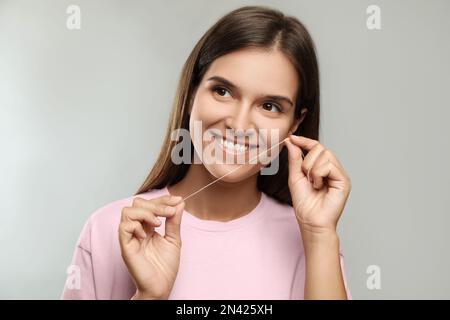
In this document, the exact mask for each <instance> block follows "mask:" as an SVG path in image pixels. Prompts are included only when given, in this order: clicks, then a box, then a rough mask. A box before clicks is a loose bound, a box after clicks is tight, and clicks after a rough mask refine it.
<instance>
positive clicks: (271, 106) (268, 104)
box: [263, 102, 281, 112]
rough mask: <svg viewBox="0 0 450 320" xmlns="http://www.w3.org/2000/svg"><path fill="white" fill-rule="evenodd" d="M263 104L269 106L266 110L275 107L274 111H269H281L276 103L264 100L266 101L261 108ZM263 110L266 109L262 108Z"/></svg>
mask: <svg viewBox="0 0 450 320" xmlns="http://www.w3.org/2000/svg"><path fill="white" fill-rule="evenodd" d="M264 106H269V109H268V111H270V109H272V110H273V108H276V110H275V111H271V112H281V108H280V107H279V106H278V105H276V104H274V103H272V102H266V103H264V104H263V108H264ZM264 110H267V109H265V108H264Z"/></svg>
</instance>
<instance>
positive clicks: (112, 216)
mask: <svg viewBox="0 0 450 320" xmlns="http://www.w3.org/2000/svg"><path fill="white" fill-rule="evenodd" d="M195 122H197V123H198V122H199V123H201V131H202V132H206V131H207V130H212V129H214V130H216V131H215V132H216V135H214V139H213V140H212V141H204V140H203V139H200V140H198V139H195V138H194V134H193V128H194V123H195ZM176 129H186V130H189V132H190V135H191V137H192V141H193V143H190V144H189V146H190V150H191V151H192V154H193V155H195V156H197V155H199V153H200V152H199V150H202V148H205V147H207V146H209V145H211V144H214V146H220V148H221V149H220V150H222V151H223V154H231V155H233V156H234V155H237V154H238V153H244V154H245V155H247V154H248V151H249V148H256V149H258V148H259V145H251V144H250V143H249V142H248V141H247V140H244V139H241V138H242V136H240V135H239V134H237V136H235V137H234V138H233V137H232V138H231V139H230V138H229V136H228V135H227V132H229V131H230V130H231V132H236V133H239V132H242V131H243V130H248V129H253V130H254V132H259V131H258V130H261V129H267V130H274V131H277V132H278V133H279V137H280V141H281V139H286V138H287V139H286V140H285V141H284V142H282V143H281V145H280V150H281V151H279V153H277V160H278V161H279V162H278V163H279V167H278V170H277V171H276V173H275V174H267V175H264V174H261V170H262V168H263V167H265V166H267V164H265V165H263V164H261V163H259V162H258V163H256V164H255V163H250V162H246V163H245V164H243V165H239V164H233V163H232V164H226V163H223V162H215V163H214V162H213V163H209V162H208V163H206V162H200V163H181V164H175V163H174V161H172V156H173V152H172V151H173V149H174V147H175V146H176V144H177V143H178V142H179V141H177V139H174V140H172V133H173V132H174V131H175V130H176ZM318 131H319V70H318V64H317V59H316V54H315V48H314V44H313V41H312V39H311V37H310V35H309V33H308V31H307V30H306V28H305V27H304V26H303V25H302V24H301V23H300V22H299V21H298V20H297V19H296V18H294V17H287V16H285V15H283V14H282V13H281V12H280V11H278V10H274V9H271V8H267V7H257V6H247V7H242V8H240V9H237V10H234V11H232V12H230V13H229V14H227V15H225V16H224V17H222V18H221V19H220V20H219V21H218V22H217V23H216V24H215V25H214V26H212V27H211V28H210V29H209V30H208V31H207V32H206V34H205V35H204V36H203V37H202V38H201V39H200V40H199V42H198V43H197V44H196V46H195V48H194V49H193V51H192V52H191V54H190V56H189V57H188V59H187V61H186V63H185V65H184V67H183V70H182V73H181V79H180V82H179V85H178V89H177V93H176V97H175V101H174V105H173V109H172V112H171V116H170V122H169V125H168V128H167V133H166V136H165V140H164V143H163V148H162V149H161V152H160V154H159V157H158V159H157V161H156V163H155V165H154V167H153V169H152V170H151V172H150V174H149V175H148V177H147V179H146V180H145V182H144V183H143V185H142V186H141V188H140V189H139V190H138V192H137V193H136V194H135V195H134V196H132V197H129V198H126V199H121V200H118V201H115V202H112V203H110V204H107V205H105V206H103V207H102V208H100V209H98V210H97V211H96V212H94V214H93V215H92V216H91V217H90V219H89V220H88V221H87V223H86V224H85V226H84V228H83V230H82V233H81V235H80V238H79V240H78V243H77V246H76V250H75V253H74V256H73V261H72V265H73V268H72V269H71V270H73V271H74V273H73V274H71V275H70V278H68V281H67V282H66V286H65V288H64V291H63V295H62V298H64V299H347V298H351V296H350V291H349V290H348V287H347V283H346V277H345V268H344V264H343V262H344V261H343V256H342V253H341V250H340V247H339V237H338V235H337V232H336V226H337V222H338V219H339V217H340V216H341V213H342V211H343V209H344V205H345V203H346V200H347V198H348V195H349V193H350V189H351V186H350V179H349V177H348V176H347V174H346V172H345V171H344V168H343V167H342V165H341V164H340V163H339V161H338V160H337V159H336V157H335V156H334V155H333V153H332V152H331V151H330V150H329V149H327V148H325V147H324V146H323V145H321V144H320V143H319V142H318V133H319V132H318ZM217 132H218V133H219V134H217ZM261 137H263V139H266V140H265V142H267V143H268V146H270V147H273V146H275V144H274V143H273V141H271V139H269V138H267V137H264V136H263V135H261ZM261 137H259V138H261ZM244 138H246V137H244ZM225 140H228V141H225ZM230 140H231V141H230ZM258 150H259V149H258ZM215 156H217V155H216V154H215ZM190 158H191V160H192V155H191V157H190ZM247 160H248V158H247ZM238 166H239V168H238V169H237V167H238ZM224 175H226V176H224ZM223 176H224V177H223ZM218 177H223V178H222V179H221V180H219V181H216V182H215V183H212V182H213V181H215V180H217V178H218ZM210 183H212V184H211V185H209V186H208V187H206V188H205V189H203V190H202V191H200V192H198V193H196V194H195V195H193V196H191V197H189V198H187V199H186V200H183V199H184V198H186V197H188V196H189V195H192V194H193V193H194V192H196V191H197V190H199V189H201V188H202V187H204V186H207V185H208V184H210ZM158 217H159V218H158Z"/></svg>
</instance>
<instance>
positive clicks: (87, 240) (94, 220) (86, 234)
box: [78, 189, 164, 251]
mask: <svg viewBox="0 0 450 320" xmlns="http://www.w3.org/2000/svg"><path fill="white" fill-rule="evenodd" d="M163 194H164V190H163V189H152V190H149V191H147V192H145V193H141V194H138V195H133V196H129V197H126V198H121V199H118V200H115V201H112V202H109V203H107V204H105V205H103V206H100V207H98V208H97V209H96V210H95V211H94V212H92V214H91V215H90V216H89V218H88V220H87V221H86V223H85V225H84V227H83V230H82V232H81V235H80V238H79V240H78V245H79V246H81V247H82V248H83V249H85V250H88V251H90V250H91V247H92V242H93V241H97V242H98V241H99V240H105V241H107V240H108V239H111V236H112V237H116V236H117V230H118V227H119V223H120V218H121V216H122V210H123V208H124V207H130V206H132V204H133V199H134V198H135V197H140V198H144V199H153V198H156V197H159V196H161V195H163Z"/></svg>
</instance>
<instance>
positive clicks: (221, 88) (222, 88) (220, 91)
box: [211, 86, 231, 97]
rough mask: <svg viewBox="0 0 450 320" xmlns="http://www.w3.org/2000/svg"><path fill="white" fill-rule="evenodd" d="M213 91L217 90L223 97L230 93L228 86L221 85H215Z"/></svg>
mask: <svg viewBox="0 0 450 320" xmlns="http://www.w3.org/2000/svg"><path fill="white" fill-rule="evenodd" d="M211 91H212V92H216V93H217V94H218V95H219V96H221V97H225V94H226V93H230V91H228V89H227V88H224V87H220V86H215V87H213V88H212V90H211ZM230 96H231V94H230Z"/></svg>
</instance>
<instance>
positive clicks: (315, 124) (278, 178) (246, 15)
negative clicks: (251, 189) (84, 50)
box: [135, 6, 320, 206]
mask: <svg viewBox="0 0 450 320" xmlns="http://www.w3.org/2000/svg"><path fill="white" fill-rule="evenodd" d="M243 48H262V49H267V50H270V49H276V50H280V51H281V52H282V53H284V54H285V55H286V56H287V57H288V58H289V60H290V61H291V63H292V64H293V65H294V66H295V68H296V71H297V73H298V75H299V87H298V89H297V90H298V91H297V97H298V98H297V100H296V102H295V104H296V105H295V111H294V117H295V118H296V119H300V117H301V114H300V111H301V109H302V108H306V109H307V110H308V111H307V113H306V116H305V117H304V119H303V121H302V122H301V124H300V125H299V126H298V128H297V130H296V131H295V132H294V133H293V134H294V135H302V136H305V137H308V138H311V139H315V140H318V138H319V113H320V101H319V100H320V99H319V95H320V93H319V68H318V63H317V58H316V50H315V45H314V43H313V41H312V39H311V36H310V35H309V33H308V31H307V29H306V28H305V26H304V25H303V24H302V23H301V22H300V21H299V20H298V19H297V18H295V17H290V16H285V15H284V14H283V13H282V12H280V11H279V10H276V9H272V8H269V7H265V6H244V7H241V8H238V9H236V10H233V11H231V12H230V13H228V14H226V15H225V16H223V17H222V18H220V19H219V20H218V21H217V22H216V23H215V24H214V25H213V26H212V27H211V28H210V29H209V30H208V31H207V32H206V33H205V34H204V35H203V36H202V37H201V38H200V40H199V41H198V42H197V44H196V45H195V47H194V49H193V50H192V52H191V53H190V55H189V57H188V58H187V60H186V62H185V64H184V66H183V69H182V71H181V75H180V79H179V83H178V87H177V90H176V94H175V98H174V101H173V105H172V110H171V114H170V120H169V123H168V126H167V131H166V134H165V138H164V142H163V144H162V148H161V150H160V153H159V155H158V158H157V160H156V162H155V164H154V166H153V168H152V169H151V171H150V173H149V174H148V176H147V178H146V179H145V181H144V182H143V184H142V185H141V187H140V188H139V190H138V191H137V192H136V194H135V195H138V194H141V193H144V192H147V191H149V190H151V189H161V188H164V187H166V186H170V185H172V184H175V183H177V182H178V181H180V180H182V179H183V178H184V177H185V175H186V173H187V171H188V169H189V166H190V164H185V163H182V164H179V165H176V164H174V163H173V162H172V161H171V151H172V149H173V148H174V146H175V145H176V144H177V143H178V141H176V140H172V139H171V133H172V132H173V131H174V130H176V129H179V128H183V129H186V130H189V113H188V111H189V106H190V105H191V103H192V102H193V98H194V97H193V95H194V94H195V91H196V88H197V86H198V85H199V83H200V82H201V80H202V78H203V76H204V74H205V73H206V71H207V70H208V68H209V66H210V65H211V63H212V62H213V61H214V60H215V59H217V58H219V57H221V56H223V55H225V54H228V53H231V52H233V51H236V50H239V49H243ZM191 150H193V145H192V142H191ZM191 154H192V153H191ZM287 155H288V154H287V149H286V148H283V149H282V150H281V152H280V153H279V155H278V157H279V169H278V172H277V173H276V174H274V175H261V174H260V175H259V176H258V179H257V187H258V189H259V190H260V191H262V192H264V193H266V194H267V195H269V196H271V197H273V198H274V199H276V200H278V201H280V202H282V203H286V204H289V205H291V206H292V199H291V195H290V191H289V187H288V182H287V181H288V158H287Z"/></svg>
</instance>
